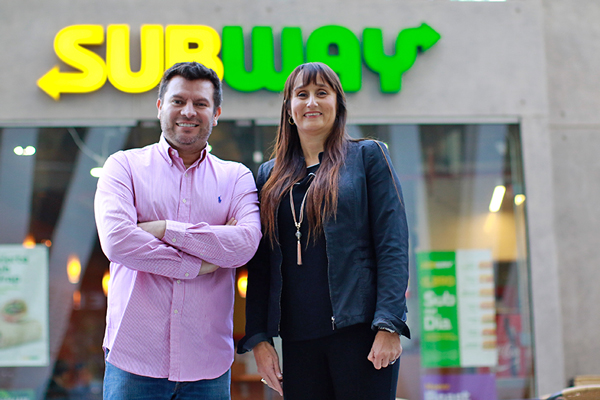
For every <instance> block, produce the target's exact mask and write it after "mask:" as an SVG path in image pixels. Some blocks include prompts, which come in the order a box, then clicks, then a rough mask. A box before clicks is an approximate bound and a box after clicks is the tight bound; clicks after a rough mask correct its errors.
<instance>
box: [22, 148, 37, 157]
mask: <svg viewBox="0 0 600 400" xmlns="http://www.w3.org/2000/svg"><path fill="white" fill-rule="evenodd" d="M34 154H35V147H33V146H27V147H25V149H24V150H23V155H24V156H32V155H34Z"/></svg>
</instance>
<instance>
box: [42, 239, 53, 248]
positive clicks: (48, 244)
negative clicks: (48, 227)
mask: <svg viewBox="0 0 600 400" xmlns="http://www.w3.org/2000/svg"><path fill="white" fill-rule="evenodd" d="M42 243H43V244H44V245H45V246H46V247H50V246H52V240H50V239H46V240H43V241H42Z"/></svg>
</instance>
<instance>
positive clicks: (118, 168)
mask: <svg viewBox="0 0 600 400" xmlns="http://www.w3.org/2000/svg"><path fill="white" fill-rule="evenodd" d="M158 96H159V98H158V101H157V103H156V105H157V107H158V118H159V119H160V124H161V128H162V135H161V137H160V140H159V142H158V143H155V144H152V145H150V146H147V147H144V148H141V149H133V150H128V151H120V152H117V153H115V154H113V155H112V156H111V157H109V159H108V160H107V161H106V163H105V165H104V173H103V176H102V177H101V178H100V180H99V181H98V189H97V191H96V198H95V204H94V208H95V214H96V224H97V226H98V235H99V237H100V243H101V245H102V249H103V251H104V253H105V254H106V256H107V257H108V259H109V260H110V261H111V263H110V274H111V279H110V285H109V290H108V310H107V318H106V322H107V326H106V333H105V337H104V343H103V347H104V350H105V354H106V371H105V377H104V398H105V399H111V400H120V399H130V398H136V399H153V400H154V399H172V398H173V399H191V398H194V399H219V400H221V399H229V398H230V395H229V384H230V372H229V368H230V367H231V363H232V362H233V354H234V350H233V339H232V332H233V318H232V317H233V301H234V281H235V268H236V267H239V266H241V265H244V264H245V263H246V262H247V261H248V260H249V259H250V258H251V257H252V256H253V255H254V253H255V251H256V248H257V247H258V242H259V240H260V237H261V233H260V217H259V211H258V199H257V194H256V186H255V184H254V179H253V176H252V173H251V172H250V170H248V168H246V167H244V166H243V165H241V164H239V163H234V162H227V161H222V160H220V159H218V158H217V157H215V156H213V155H212V154H210V153H209V152H208V151H207V140H208V137H209V136H210V134H211V131H212V128H213V126H216V125H217V121H218V119H219V116H220V115H221V99H222V92H221V82H220V80H219V78H218V76H217V75H216V73H215V72H214V71H212V70H210V69H208V68H206V67H204V66H203V65H201V64H198V63H179V64H175V65H174V66H173V67H171V68H170V69H168V70H167V71H166V72H165V74H164V75H163V78H162V80H161V83H160V87H159V95H158ZM217 266H218V267H217Z"/></svg>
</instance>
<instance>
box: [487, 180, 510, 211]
mask: <svg viewBox="0 0 600 400" xmlns="http://www.w3.org/2000/svg"><path fill="white" fill-rule="evenodd" d="M504 193H506V187H504V186H503V185H498V186H496V187H495V188H494V193H493V194H492V200H491V201H490V211H491V212H498V211H499V210H500V207H501V206H502V200H503V199H504Z"/></svg>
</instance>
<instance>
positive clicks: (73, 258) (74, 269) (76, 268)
mask: <svg viewBox="0 0 600 400" xmlns="http://www.w3.org/2000/svg"><path fill="white" fill-rule="evenodd" d="M80 275H81V262H79V257H77V255H75V254H71V255H70V256H69V261H68V262H67V276H68V278H69V282H71V283H73V284H75V283H77V282H79V276H80Z"/></svg>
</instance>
